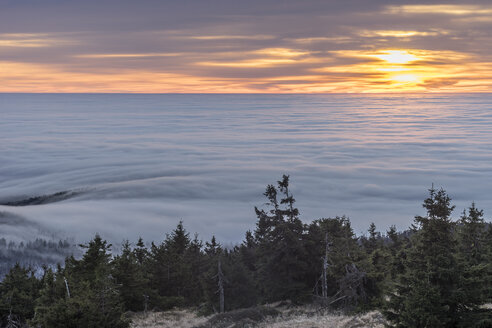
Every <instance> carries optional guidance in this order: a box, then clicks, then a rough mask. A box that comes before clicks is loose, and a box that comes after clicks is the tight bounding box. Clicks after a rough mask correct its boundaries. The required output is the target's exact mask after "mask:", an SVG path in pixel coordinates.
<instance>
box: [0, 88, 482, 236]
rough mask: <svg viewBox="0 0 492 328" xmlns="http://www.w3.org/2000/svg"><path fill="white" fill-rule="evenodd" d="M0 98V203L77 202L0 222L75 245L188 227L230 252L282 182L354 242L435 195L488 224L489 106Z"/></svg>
mask: <svg viewBox="0 0 492 328" xmlns="http://www.w3.org/2000/svg"><path fill="white" fill-rule="evenodd" d="M286 82H287V83H293V84H295V83H297V82H296V81H286ZM0 98H1V100H2V101H1V104H2V105H0V108H1V110H2V113H3V119H2V122H1V124H2V128H1V129H0V138H1V139H2V140H3V142H2V145H1V146H0V151H1V153H2V159H1V160H2V165H1V166H0V199H2V200H5V199H10V200H12V199H26V198H30V197H36V196H41V195H49V194H56V193H57V192H60V191H63V190H82V191H84V192H83V193H81V194H79V195H77V197H73V198H70V199H60V201H58V202H53V203H45V204H41V205H36V206H22V207H12V206H0V211H6V212H10V213H12V214H15V215H18V216H21V217H23V218H25V219H26V220H29V221H30V222H32V223H35V224H37V225H40V226H42V227H43V229H45V230H51V229H52V230H55V231H63V232H64V234H66V235H69V236H71V235H73V236H76V237H77V239H78V240H81V241H86V240H87V239H89V238H90V237H91V236H93V234H94V233H96V232H99V233H101V234H102V235H103V236H104V237H105V238H108V239H111V240H112V241H114V242H120V241H121V240H122V239H123V238H129V239H130V240H135V239H136V238H138V236H139V235H142V236H143V237H144V238H145V240H147V241H148V240H156V241H158V240H161V239H162V238H164V235H165V233H166V232H169V231H171V229H173V228H174V227H175V225H176V224H177V222H178V221H179V220H180V219H183V220H184V222H185V225H186V227H187V228H188V229H189V230H190V231H192V232H198V233H199V234H200V236H201V237H202V238H204V239H208V238H210V237H211V236H212V235H213V234H214V235H216V236H217V237H218V238H219V239H220V240H221V241H224V242H229V241H230V242H237V241H239V240H241V239H242V238H243V234H244V232H245V231H246V230H248V229H254V228H255V222H256V218H255V215H254V211H253V208H254V206H263V204H264V203H265V202H266V200H265V199H264V197H263V196H262V193H263V192H264V188H265V187H266V185H267V184H269V183H275V181H276V180H278V179H279V178H280V177H281V175H282V174H290V175H291V179H292V192H293V193H294V196H295V198H296V199H297V203H296V204H297V205H298V206H299V209H300V211H301V218H302V219H303V220H305V221H306V222H308V221H310V220H313V219H316V218H320V217H329V216H336V215H344V214H345V215H348V216H349V217H350V218H351V219H352V221H353V225H354V227H355V228H356V231H358V232H361V231H364V230H365V229H366V228H367V226H368V225H369V223H370V222H371V221H374V222H376V224H377V225H378V227H380V228H381V229H385V228H387V227H388V226H389V225H391V224H396V225H397V226H398V228H399V229H406V228H407V227H408V226H409V225H410V223H411V222H412V219H413V216H414V215H416V214H423V212H422V211H423V210H422V208H421V205H420V204H421V202H422V200H423V199H424V198H425V197H426V196H427V192H426V189H427V188H429V187H430V185H431V183H435V185H436V186H443V187H444V188H445V189H446V190H447V191H448V192H449V193H450V195H451V196H452V197H453V198H454V201H453V202H454V203H455V204H456V205H457V208H458V209H462V208H464V207H465V206H468V205H469V203H470V202H471V201H472V200H475V201H476V202H477V205H478V206H479V207H481V208H484V209H485V212H486V213H490V212H491V211H492V204H490V201H489V200H488V199H487V195H488V193H489V185H488V184H487V183H486V181H487V180H486V179H484V178H483V177H484V176H489V175H490V174H491V173H492V169H491V167H490V162H491V161H492V156H491V154H490V151H488V148H489V146H488V145H489V140H490V137H491V136H490V129H489V126H490V124H489V123H492V122H489V121H490V120H491V118H492V117H491V116H490V115H489V114H488V112H487V110H486V109H487V108H488V107H489V106H490V99H489V98H490V97H489V96H488V95H480V94H477V95H446V94H428V95H412V94H408V95H403V96H402V95H400V96H396V95H391V94H389V95H365V96H362V95H343V94H339V95H74V94H72V95H63V94H62V95H25V94H24V95H5V94H3V95H0ZM19 121H22V122H23V124H22V125H19V124H16V122H19ZM464 186H473V188H467V187H464ZM457 212H458V211H457ZM455 214H456V215H457V213H455ZM33 231H35V230H33ZM33 233H34V232H33Z"/></svg>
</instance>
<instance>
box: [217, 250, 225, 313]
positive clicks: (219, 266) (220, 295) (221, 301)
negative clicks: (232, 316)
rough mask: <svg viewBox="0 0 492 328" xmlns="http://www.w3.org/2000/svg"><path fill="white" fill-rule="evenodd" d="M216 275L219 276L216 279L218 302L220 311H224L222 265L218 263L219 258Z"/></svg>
mask: <svg viewBox="0 0 492 328" xmlns="http://www.w3.org/2000/svg"><path fill="white" fill-rule="evenodd" d="M217 269H218V270H217V271H218V272H217V277H218V278H219V279H218V280H219V281H218V285H219V302H220V313H224V274H223V273H222V267H221V263H220V259H219V262H218V268H217Z"/></svg>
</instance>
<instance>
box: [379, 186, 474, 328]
mask: <svg viewBox="0 0 492 328" xmlns="http://www.w3.org/2000/svg"><path fill="white" fill-rule="evenodd" d="M423 207H424V208H425V209H426V211H427V215H426V216H416V217H415V224H414V226H413V230H414V233H413V236H412V237H411V243H412V247H411V249H409V250H408V258H407V260H406V262H405V272H404V273H403V274H402V275H401V276H400V278H399V282H398V285H397V286H396V290H395V291H394V292H393V293H392V294H391V296H390V300H389V302H388V304H387V306H388V307H387V310H386V311H385V314H386V316H387V317H388V319H389V320H391V321H392V322H393V323H395V324H396V326H397V327H455V326H457V325H458V324H459V322H460V320H461V318H462V315H463V311H465V309H466V308H467V306H468V302H467V301H468V300H466V298H465V297H464V295H463V291H462V289H461V288H460V286H461V285H460V284H461V282H462V281H461V278H462V273H461V272H460V268H459V265H458V263H457V258H456V250H457V243H456V239H455V236H454V229H455V223H454V222H453V221H452V220H451V218H450V215H451V212H452V211H453V209H454V206H451V199H450V197H449V196H448V195H447V194H446V192H445V191H444V190H443V189H440V190H438V191H436V190H435V189H434V188H431V189H430V190H429V197H428V198H427V199H425V201H424V204H423Z"/></svg>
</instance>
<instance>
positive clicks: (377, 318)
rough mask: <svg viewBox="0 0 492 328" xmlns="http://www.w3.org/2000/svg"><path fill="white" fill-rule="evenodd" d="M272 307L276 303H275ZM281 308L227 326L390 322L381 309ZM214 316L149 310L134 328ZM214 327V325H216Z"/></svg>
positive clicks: (199, 322) (163, 327)
mask: <svg viewBox="0 0 492 328" xmlns="http://www.w3.org/2000/svg"><path fill="white" fill-rule="evenodd" d="M271 306H272V307H273V306H274V305H271ZM275 308H276V310H278V311H280V313H281V314H280V315H279V316H276V317H267V318H266V319H264V320H262V321H261V322H259V323H253V322H250V323H246V322H242V323H238V324H232V323H230V324H228V325H226V326H227V327H234V328H237V327H255V328H325V327H330V328H355V327H368V328H383V327H385V323H386V321H385V320H384V318H383V316H382V315H381V313H379V312H377V311H373V312H368V313H365V314H361V315H344V314H341V313H333V312H317V311H316V309H314V308H312V307H291V306H275ZM211 318H213V316H210V317H199V316H197V315H196V314H195V313H193V312H192V311H190V310H172V311H167V312H160V313H148V315H147V317H145V316H144V315H143V314H140V313H139V314H135V315H134V316H133V318H132V319H133V324H132V327H133V328H167V327H169V328H171V327H172V328H191V327H196V326H203V327H205V326H209V325H210V324H211V323H212V322H213V319H212V320H210V319H211ZM212 326H213V325H212Z"/></svg>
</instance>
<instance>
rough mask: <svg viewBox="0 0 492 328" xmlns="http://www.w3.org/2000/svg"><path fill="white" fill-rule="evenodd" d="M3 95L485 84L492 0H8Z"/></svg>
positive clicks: (1, 41)
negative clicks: (441, 0) (18, 93)
mask: <svg viewBox="0 0 492 328" xmlns="http://www.w3.org/2000/svg"><path fill="white" fill-rule="evenodd" d="M0 6H1V10H0V92H41V93H42V92H49V93H57V92H67V93H71V92H112V93H113V92H114V93H119V92H121V93H126V92H128V93H132V92H135V93H345V92H354V93H365V92H487V91H489V90H490V87H491V86H492V33H491V31H492V2H490V0H483V1H466V2H465V1H452V0H448V1H444V2H439V1H395V0H392V1H390V0H371V1H368V0H344V1H338V0H337V1H335V0H329V1H327V0H306V1H298V0H295V1H293V0H283V1H278V0H275V1H273V0H249V1H236V0H181V1H175V0H172V1H168V0H164V1H163V0H142V1H128V0H97V1H96V0H85V1H74V0H43V1H40V0H0Z"/></svg>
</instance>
